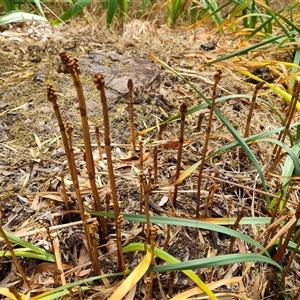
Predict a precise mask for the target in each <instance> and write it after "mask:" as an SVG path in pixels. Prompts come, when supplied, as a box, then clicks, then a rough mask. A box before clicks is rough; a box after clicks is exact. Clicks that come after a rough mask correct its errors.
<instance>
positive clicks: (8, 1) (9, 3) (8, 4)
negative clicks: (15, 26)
mask: <svg viewBox="0 0 300 300" xmlns="http://www.w3.org/2000/svg"><path fill="white" fill-rule="evenodd" d="M0 3H1V4H2V6H3V9H4V11H5V12H6V13H8V12H10V11H12V10H16V9H17V6H16V2H15V1H14V0H0Z"/></svg>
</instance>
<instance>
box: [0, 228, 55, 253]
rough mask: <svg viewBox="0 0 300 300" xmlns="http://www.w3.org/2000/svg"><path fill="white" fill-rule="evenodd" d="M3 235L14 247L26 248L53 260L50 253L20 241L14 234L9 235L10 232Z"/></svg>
mask: <svg viewBox="0 0 300 300" xmlns="http://www.w3.org/2000/svg"><path fill="white" fill-rule="evenodd" d="M5 234H6V236H7V238H8V239H9V241H10V242H12V243H14V244H16V245H20V246H22V247H24V248H28V249H30V250H31V251H32V252H35V253H38V254H41V255H45V256H47V257H49V258H53V259H54V256H53V254H51V253H48V252H47V251H46V250H44V249H41V248H39V247H37V246H35V245H33V244H31V243H29V242H27V241H24V240H22V239H21V238H19V237H18V236H15V235H14V234H12V233H10V232H7V231H5Z"/></svg>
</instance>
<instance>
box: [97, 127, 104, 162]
mask: <svg viewBox="0 0 300 300" xmlns="http://www.w3.org/2000/svg"><path fill="white" fill-rule="evenodd" d="M95 136H96V142H97V148H98V153H99V160H100V161H102V160H103V152H102V147H101V139H100V130H99V126H96V127H95Z"/></svg>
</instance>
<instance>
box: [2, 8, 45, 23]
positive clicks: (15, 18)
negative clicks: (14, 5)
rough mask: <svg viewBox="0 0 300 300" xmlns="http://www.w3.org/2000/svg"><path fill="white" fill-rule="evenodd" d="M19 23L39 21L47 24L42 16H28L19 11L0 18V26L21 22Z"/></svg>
mask: <svg viewBox="0 0 300 300" xmlns="http://www.w3.org/2000/svg"><path fill="white" fill-rule="evenodd" d="M21 21H41V22H47V19H45V18H44V17H42V16H38V15H35V14H29V13H26V12H21V11H10V12H8V13H7V14H5V15H3V16H1V17H0V26H2V25H5V24H10V23H13V22H21Z"/></svg>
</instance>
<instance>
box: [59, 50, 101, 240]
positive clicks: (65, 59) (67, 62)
mask: <svg viewBox="0 0 300 300" xmlns="http://www.w3.org/2000/svg"><path fill="white" fill-rule="evenodd" d="M59 55H60V58H61V61H62V63H63V65H64V66H65V67H66V69H67V70H68V71H69V72H70V73H71V76H72V79H73V82H74V85H75V88H76V92H77V97H78V103H79V111H80V116H81V124H82V133H83V139H84V146H85V161H86V168H87V173H88V178H89V183H90V186H91V190H92V194H93V198H94V203H95V208H96V210H98V211H103V208H102V205H101V201H100V196H99V193H98V190H97V185H96V181H95V166H94V159H93V153H92V148H91V140H90V132H89V124H88V117H87V109H86V102H85V98H84V94H83V89H82V84H81V81H80V78H79V73H80V70H79V64H78V60H77V58H71V57H70V56H69V55H68V54H67V53H66V52H64V51H63V52H60V54H59ZM97 219H98V222H99V224H101V226H99V236H100V241H101V244H104V243H105V241H104V237H105V236H106V235H107V228H106V223H105V219H104V217H97Z"/></svg>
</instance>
